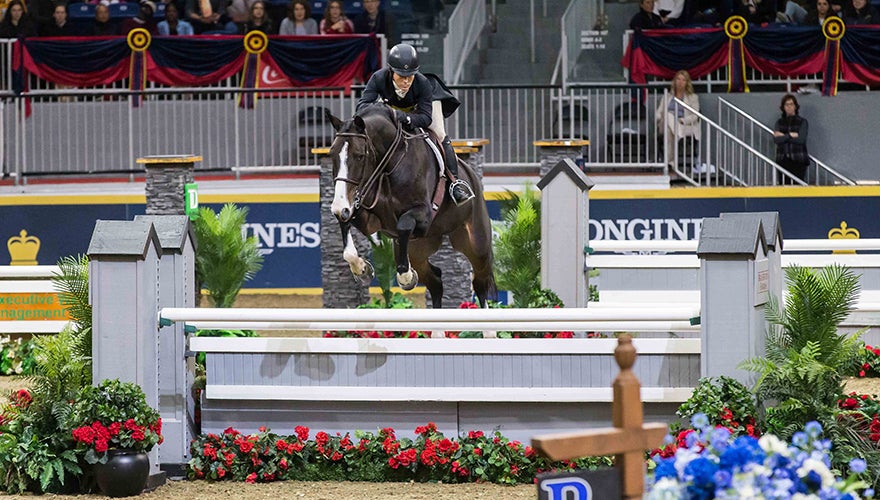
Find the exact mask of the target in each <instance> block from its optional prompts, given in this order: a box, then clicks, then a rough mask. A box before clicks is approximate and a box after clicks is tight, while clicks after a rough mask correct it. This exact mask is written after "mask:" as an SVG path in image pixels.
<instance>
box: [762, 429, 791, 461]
mask: <svg viewBox="0 0 880 500" xmlns="http://www.w3.org/2000/svg"><path fill="white" fill-rule="evenodd" d="M758 445H759V446H761V449H762V450H764V452H765V453H767V454H768V455H771V454H774V453H775V454H778V455H782V456H783V457H790V456H791V453H790V452H789V449H788V443H786V442H784V441H782V440H781V439H779V438H778V437H776V436H774V435H773V434H764V435H763V436H761V439H759V440H758Z"/></svg>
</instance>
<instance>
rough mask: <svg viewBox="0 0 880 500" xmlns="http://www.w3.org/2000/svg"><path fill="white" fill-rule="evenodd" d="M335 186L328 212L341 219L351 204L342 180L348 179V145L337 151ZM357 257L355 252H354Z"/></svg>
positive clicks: (350, 209) (346, 187)
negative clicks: (337, 169) (337, 164)
mask: <svg viewBox="0 0 880 500" xmlns="http://www.w3.org/2000/svg"><path fill="white" fill-rule="evenodd" d="M336 178H337V179H339V180H337V181H336V185H335V186H334V188H333V203H332V204H331V205H330V212H332V213H333V215H335V216H336V217H337V218H341V217H342V211H343V210H344V209H348V213H349V214H351V212H352V208H351V203H349V202H348V184H346V182H345V181H344V180H343V179H348V143H347V142H346V143H345V144H343V145H342V149H341V150H340V151H339V172H337V174H336ZM355 255H357V252H355Z"/></svg>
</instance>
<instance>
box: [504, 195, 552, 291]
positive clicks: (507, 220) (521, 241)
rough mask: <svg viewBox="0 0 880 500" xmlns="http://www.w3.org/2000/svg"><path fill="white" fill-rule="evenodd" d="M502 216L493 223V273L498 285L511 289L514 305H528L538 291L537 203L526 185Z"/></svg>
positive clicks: (539, 226) (539, 254)
mask: <svg viewBox="0 0 880 500" xmlns="http://www.w3.org/2000/svg"><path fill="white" fill-rule="evenodd" d="M502 219H503V220H502V221H500V222H494V223H493V226H494V229H495V233H496V235H497V236H496V238H495V247H494V251H495V269H496V273H495V276H496V279H497V282H498V286H499V287H500V288H502V289H505V290H510V291H511V292H513V300H514V306H515V307H528V304H529V303H530V302H532V300H533V299H534V298H535V294H536V292H537V291H539V290H541V212H540V202H539V200H538V198H537V196H536V195H535V193H534V191H533V190H532V189H531V186H530V185H529V184H526V187H525V189H524V190H523V193H522V194H521V195H520V196H519V197H517V202H516V207H515V208H509V209H508V210H507V211H505V212H503V213H502Z"/></svg>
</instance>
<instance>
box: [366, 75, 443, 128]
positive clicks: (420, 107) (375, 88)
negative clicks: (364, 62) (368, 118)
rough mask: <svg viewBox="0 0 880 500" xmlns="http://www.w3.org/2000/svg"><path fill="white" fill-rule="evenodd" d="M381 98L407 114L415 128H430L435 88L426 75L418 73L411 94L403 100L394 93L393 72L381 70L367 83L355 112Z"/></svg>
mask: <svg viewBox="0 0 880 500" xmlns="http://www.w3.org/2000/svg"><path fill="white" fill-rule="evenodd" d="M379 98H382V99H386V100H387V101H388V105H389V106H391V107H393V108H397V109H399V110H401V111H403V112H404V113H406V114H407V116H409V119H410V123H411V125H412V126H413V127H422V128H428V127H429V126H430V125H431V102H432V101H433V99H434V86H433V85H432V84H431V81H430V80H428V79H427V78H426V77H425V75H423V74H421V73H416V74H415V78H414V79H413V83H412V86H410V88H409V92H407V93H406V95H405V96H403V99H401V98H399V97H397V93H395V92H394V83H393V81H392V79H391V70H390V69H388V68H382V69H380V70H379V71H377V72H375V73H373V76H371V77H370V81H368V82H367V87H366V88H365V89H364V93H363V95H362V96H361V98H360V99H358V103H357V108H356V109H355V111H356V112H357V111H359V110H360V109H361V107H362V106H364V105H367V104H370V103H373V102H376V101H377V100H379Z"/></svg>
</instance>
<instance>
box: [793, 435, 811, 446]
mask: <svg viewBox="0 0 880 500" xmlns="http://www.w3.org/2000/svg"><path fill="white" fill-rule="evenodd" d="M809 442H810V439H809V437H808V436H807V433H806V432H803V431H798V432H795V433H794V436H792V437H791V444H793V445H795V446H797V447H798V448H801V449H803V448H804V447H805V446H807V444H809Z"/></svg>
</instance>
